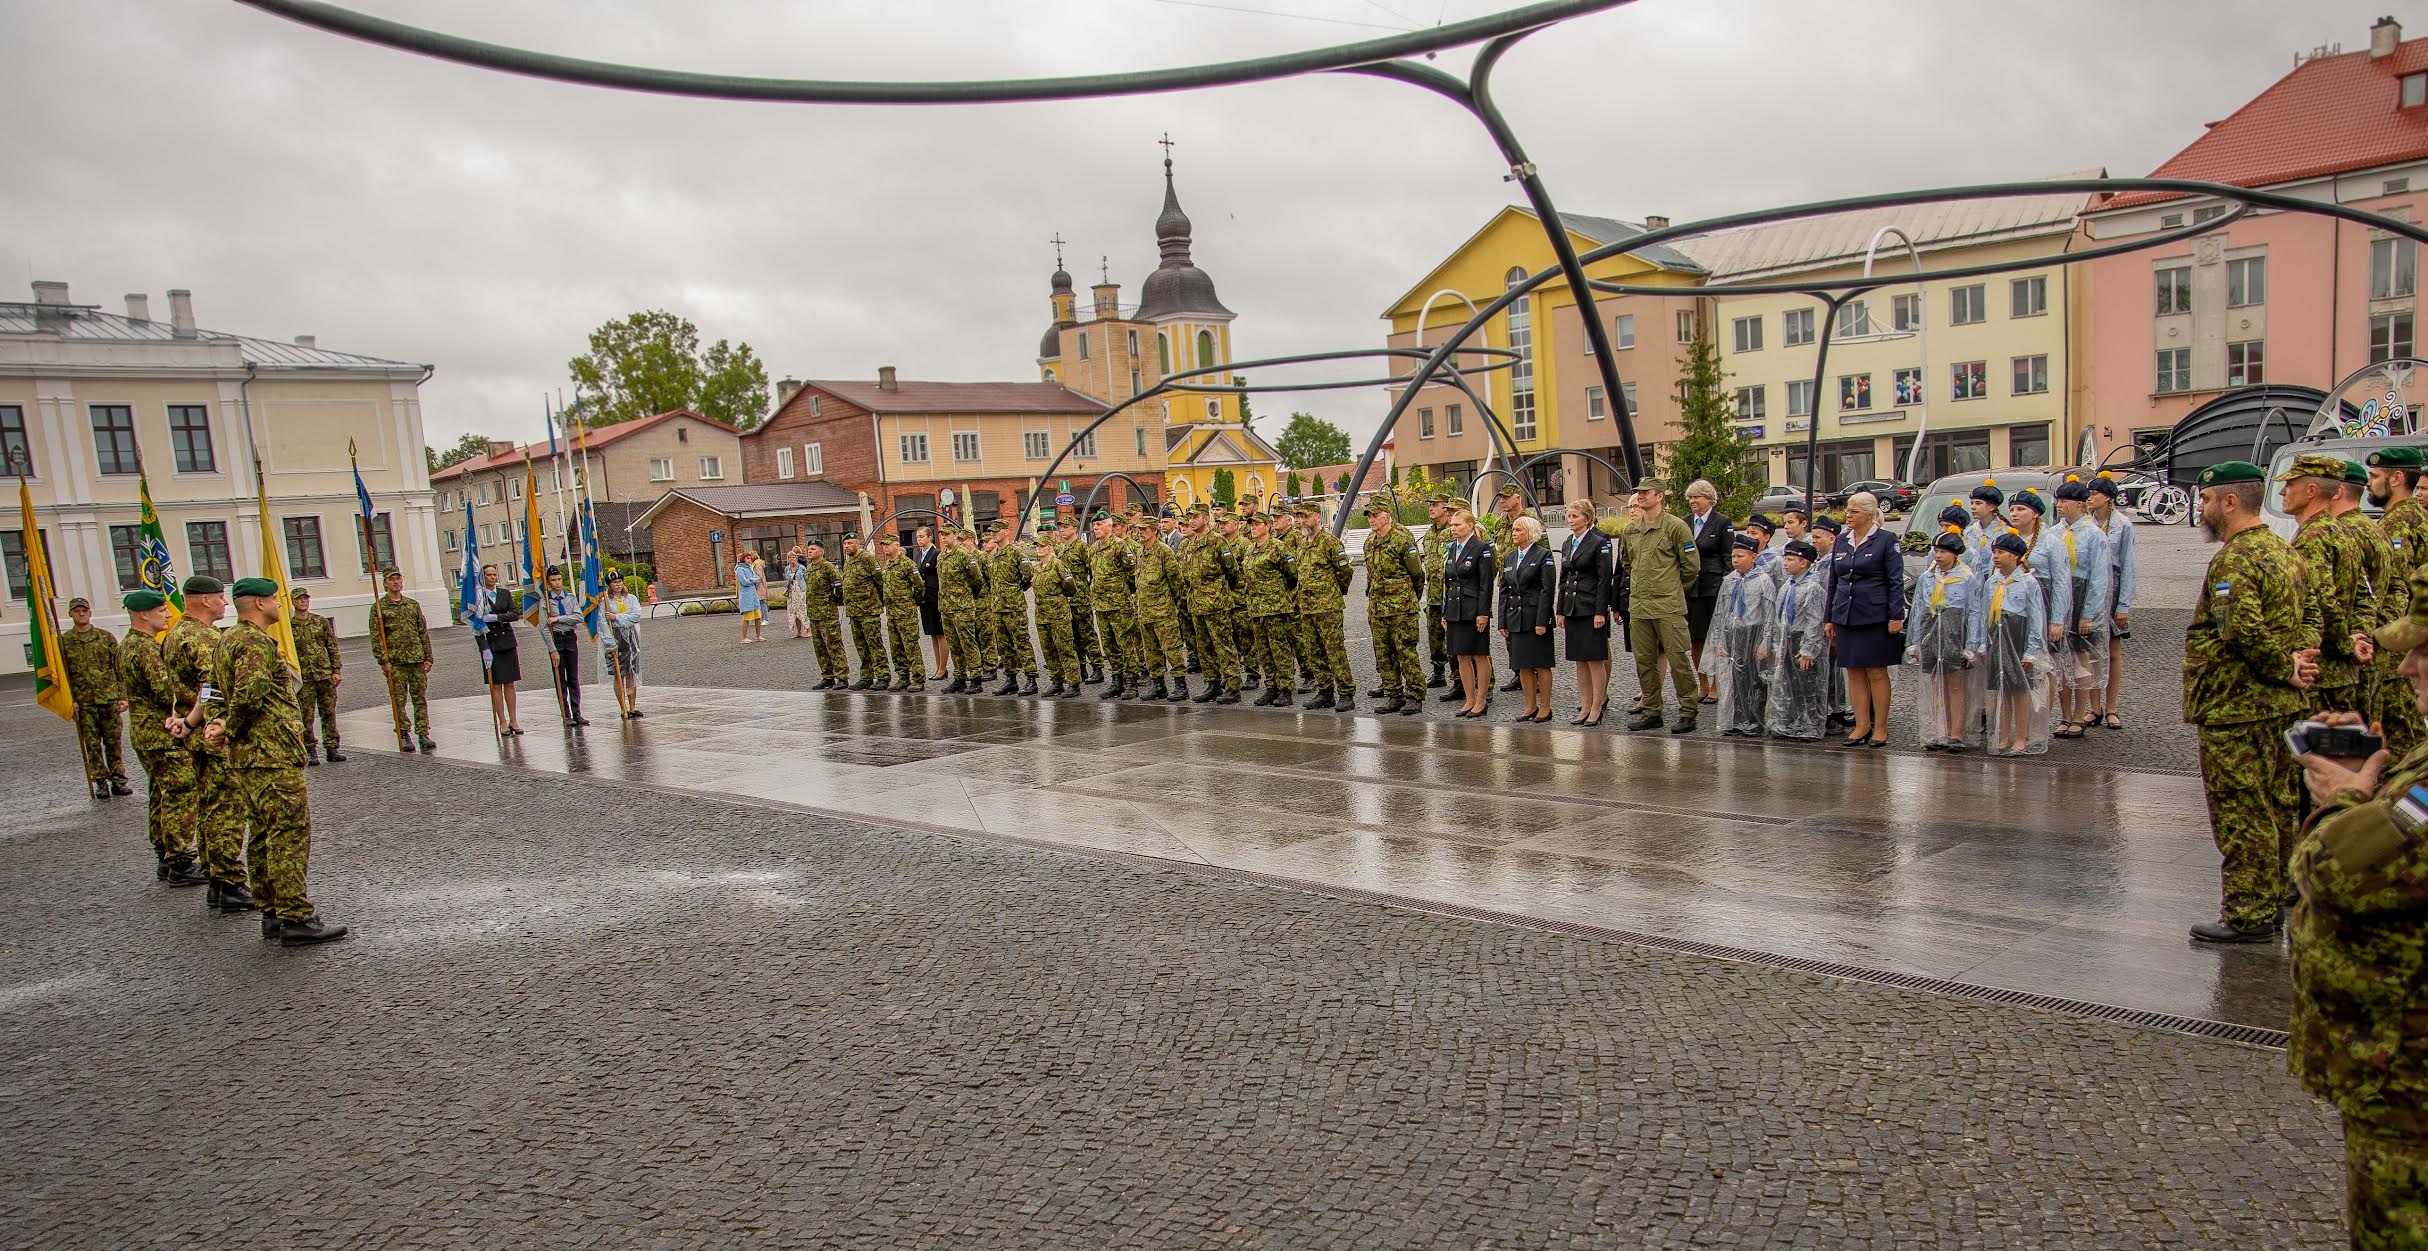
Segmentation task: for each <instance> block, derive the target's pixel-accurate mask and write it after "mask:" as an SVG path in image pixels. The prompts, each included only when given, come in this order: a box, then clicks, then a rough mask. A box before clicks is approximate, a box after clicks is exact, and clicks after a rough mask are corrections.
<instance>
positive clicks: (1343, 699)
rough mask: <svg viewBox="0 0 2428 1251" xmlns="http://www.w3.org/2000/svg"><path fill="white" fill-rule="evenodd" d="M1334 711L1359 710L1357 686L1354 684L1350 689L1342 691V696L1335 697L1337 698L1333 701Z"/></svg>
mask: <svg viewBox="0 0 2428 1251" xmlns="http://www.w3.org/2000/svg"><path fill="white" fill-rule="evenodd" d="M1332 711H1334V712H1355V711H1357V688H1356V687H1354V686H1353V687H1350V688H1349V689H1348V690H1345V691H1342V692H1341V693H1340V698H1338V699H1335V700H1333V701H1332Z"/></svg>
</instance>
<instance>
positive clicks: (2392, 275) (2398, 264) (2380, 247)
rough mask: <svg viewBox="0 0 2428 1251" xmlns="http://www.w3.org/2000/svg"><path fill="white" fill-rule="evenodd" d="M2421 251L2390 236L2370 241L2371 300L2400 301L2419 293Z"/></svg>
mask: <svg viewBox="0 0 2428 1251" xmlns="http://www.w3.org/2000/svg"><path fill="white" fill-rule="evenodd" d="M2419 289H2420V248H2419V245H2418V244H2416V243H2413V242H2412V241H2411V240H2409V239H2403V238H2398V237H2393V236H2389V237H2387V238H2384V239H2371V240H2370V241H2369V298H2370V299H2372V300H2401V299H2409V298H2410V297H2412V296H2414V295H2417V294H2419Z"/></svg>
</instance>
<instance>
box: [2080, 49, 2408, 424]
mask: <svg viewBox="0 0 2428 1251" xmlns="http://www.w3.org/2000/svg"><path fill="white" fill-rule="evenodd" d="M2151 177H2154V178H2194V179H2201V180H2204V181H2209V182H2221V183H2230V184H2233V185H2235V186H2241V187H2258V188H2264V189H2266V190H2269V191H2274V192H2278V193H2281V194H2286V195H2293V196H2300V197H2303V198H2308V199H2315V200H2319V201H2321V202H2329V201H2333V202H2340V203H2343V204H2347V205H2352V206H2354V207H2358V208H2364V209H2368V210H2370V211H2371V212H2376V213H2384V214H2387V215H2389V216H2393V217H2398V218H2401V219H2403V220H2407V221H2415V222H2416V221H2419V220H2421V216H2420V214H2421V213H2422V210H2423V208H2428V39H2416V40H2412V41H2410V42H2405V41H2404V40H2403V32H2402V27H2401V26H2399V25H2397V24H2396V23H2395V21H2394V20H2393V19H2392V18H2386V19H2382V20H2380V21H2379V22H2378V24H2377V25H2376V26H2375V27H2373V28H2371V30H2370V32H2369V47H2368V50H2367V51H2365V52H2353V53H2343V54H2337V55H2331V56H2315V57H2312V58H2310V59H2307V60H2304V61H2303V62H2301V63H2300V64H2299V65H2297V66H2295V67H2294V69H2293V71H2292V72H2291V73H2289V74H2287V75H2285V76H2284V77H2283V78H2281V79H2278V80H2277V81H2276V83H2275V84H2274V85H2272V86H2270V87H2269V88H2268V89H2267V90H2266V91H2263V92H2261V93H2260V94H2259V95H2258V97H2256V98H2255V99H2253V100H2252V101H2251V102H2250V103H2248V104H2245V105H2244V106H2243V107H2241V108H2240V109H2237V110H2235V112H2234V113H2233V115H2232V116H2229V117H2227V118H2226V119H2225V120H2224V121H2220V122H2213V123H2211V124H2210V126H2209V128H2208V131H2207V133H2205V134H2203V135H2202V136H2201V137H2200V138H2198V139H2196V140H2194V141H2193V142H2192V144H2191V146H2189V147H2187V148H2185V149H2184V150H2183V151H2181V152H2178V153H2176V154H2175V155H2174V156H2173V157H2171V158H2169V159H2168V160H2167V161H2166V163H2165V164H2163V165H2160V166H2159V167H2158V168H2157V169H2156V170H2154V171H2152V172H2151ZM2415 188H2417V189H2416V190H2415ZM2229 207H2230V206H2229V205H2227V204H2225V203H2222V202H2219V201H2216V200H2212V199H2209V198H2206V197H2197V196H2181V195H2172V194H2155V193H2131V194H2123V195H2117V196H2114V197H2111V198H2109V199H2108V200H2107V201H2105V202H2104V203H2102V204H2099V205H2097V206H2096V207H2095V208H2094V209H2092V210H2091V211H2090V212H2088V213H2086V214H2085V215H2084V220H2083V229H2084V230H2085V231H2086V232H2087V233H2088V234H2089V236H2090V238H2091V239H2092V240H2093V241H2095V242H2101V243H2105V242H2112V241H2115V240H2120V239H2129V238H2133V237H2135V236H2139V235H2148V234H2153V233H2156V232H2159V231H2163V230H2169V229H2173V228H2175V227H2179V226H2184V225H2187V224H2190V223H2192V222H2196V221H2200V220H2202V219H2204V218H2208V217H2212V216H2217V215H2220V214H2223V213H2225V212H2227V211H2228V209H2229ZM2089 269H2090V271H2091V308H2090V317H2091V342H2090V356H2091V359H2090V362H2089V371H2088V377H2087V379H2086V381H2087V383H2088V387H2087V390H2088V393H2089V398H2088V405H2089V407H2088V410H2087V412H2088V425H2089V428H2091V429H2093V430H2095V431H2097V433H2098V435H2099V441H2100V447H2101V449H2102V450H2103V451H2104V450H2105V449H2109V448H2113V447H2115V446H2116V445H2117V444H2118V443H2120V442H2125V441H2129V440H2135V439H2139V440H2142V441H2145V442H2146V441H2148V440H2149V439H2151V438H2153V437H2155V436H2157V435H2161V434H2164V433H2165V432H2166V430H2167V429H2168V428H2169V427H2171V426H2173V425H2174V424H2175V422H2176V421H2177V420H2178V419H2180V418H2181V417H2183V415H2184V414H2186V413H2188V412H2190V411H2192V410H2193V409H2195V408H2197V407H2199V406H2200V405H2201V404H2203V403H2205V402H2206V401H2208V400H2209V399H2211V398H2214V396H2215V395H2216V394H2217V393H2218V392H2220V391H2224V390H2228V389H2230V388H2233V387H2239V386H2245V385H2249V384H2252V383H2258V382H2278V383H2300V384H2304V385H2308V386H2314V387H2320V388H2326V387H2330V386H2333V385H2334V384H2335V383H2336V381H2337V380H2339V379H2341V378H2342V377H2343V376H2344V375H2346V374H2349V373H2351V372H2352V371H2354V370H2356V369H2359V368H2361V367H2362V366H2364V365H2366V364H2369V363H2370V362H2372V361H2378V360H2384V359H2387V358H2388V357H2391V356H2412V355H2417V354H2418V347H2419V344H2418V331H2419V282H2418V274H2419V261H2418V256H2417V249H2416V247H2415V246H2414V245H2413V244H2412V243H2411V242H2410V241H2409V240H2405V239H2399V238H2394V237H2391V236H2387V235H2385V234H2384V233H2383V232H2380V231H2374V230H2370V229H2368V228H2366V227H2363V226H2360V225H2357V224H2353V223H2349V222H2340V221H2335V220H2332V219H2329V218H2325V217H2315V216H2310V215H2307V214H2285V213H2254V214H2252V215H2250V216H2249V217H2246V218H2245V219H2243V220H2242V221H2240V222H2237V223H2236V224H2235V225H2233V226H2232V227H2230V228H2228V229H2226V230H2222V231H2219V232H2217V233H2215V234H2210V235H2203V236H2200V237H2199V238H2196V239H2193V240H2189V241H2187V242H2184V243H2180V244H2177V245H2174V246H2171V247H2164V248H2158V249H2155V250H2152V251H2147V252H2136V253H2131V254H2128V255H2125V256H2117V257H2110V258H2108V259H2105V260H2099V261H2093V262H2090V264H2089Z"/></svg>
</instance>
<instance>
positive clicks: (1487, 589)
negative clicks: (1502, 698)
mask: <svg viewBox="0 0 2428 1251" xmlns="http://www.w3.org/2000/svg"><path fill="white" fill-rule="evenodd" d="M1499 570H1500V565H1499V562H1498V560H1497V558H1496V557H1495V555H1494V553H1493V550H1492V544H1491V542H1490V541H1489V540H1487V539H1486V538H1484V536H1483V535H1482V534H1480V533H1478V532H1477V530H1476V523H1475V514H1474V513H1472V512H1469V511H1468V510H1467V509H1465V508H1453V509H1452V510H1451V512H1450V545H1449V546H1448V547H1447V548H1445V549H1444V550H1443V552H1442V620H1443V621H1444V623H1446V625H1447V627H1448V629H1449V632H1450V658H1451V659H1452V660H1453V661H1455V662H1457V664H1458V668H1459V690H1460V691H1462V692H1464V693H1465V696H1466V699H1465V701H1464V702H1463V703H1462V704H1461V706H1460V708H1459V711H1458V713H1457V715H1458V716H1461V717H1481V716H1483V715H1484V714H1485V713H1487V712H1489V711H1490V710H1491V708H1492V631H1491V624H1492V609H1493V603H1492V581H1493V578H1494V577H1495V575H1497V574H1498V572H1499Z"/></svg>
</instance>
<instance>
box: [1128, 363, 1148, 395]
mask: <svg viewBox="0 0 2428 1251" xmlns="http://www.w3.org/2000/svg"><path fill="white" fill-rule="evenodd" d="M1145 389H1146V388H1145V387H1143V386H1141V385H1139V379H1138V367H1137V366H1135V365H1132V366H1131V367H1130V394H1132V395H1136V394H1138V393H1139V392H1140V391H1143V390H1145Z"/></svg>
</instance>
